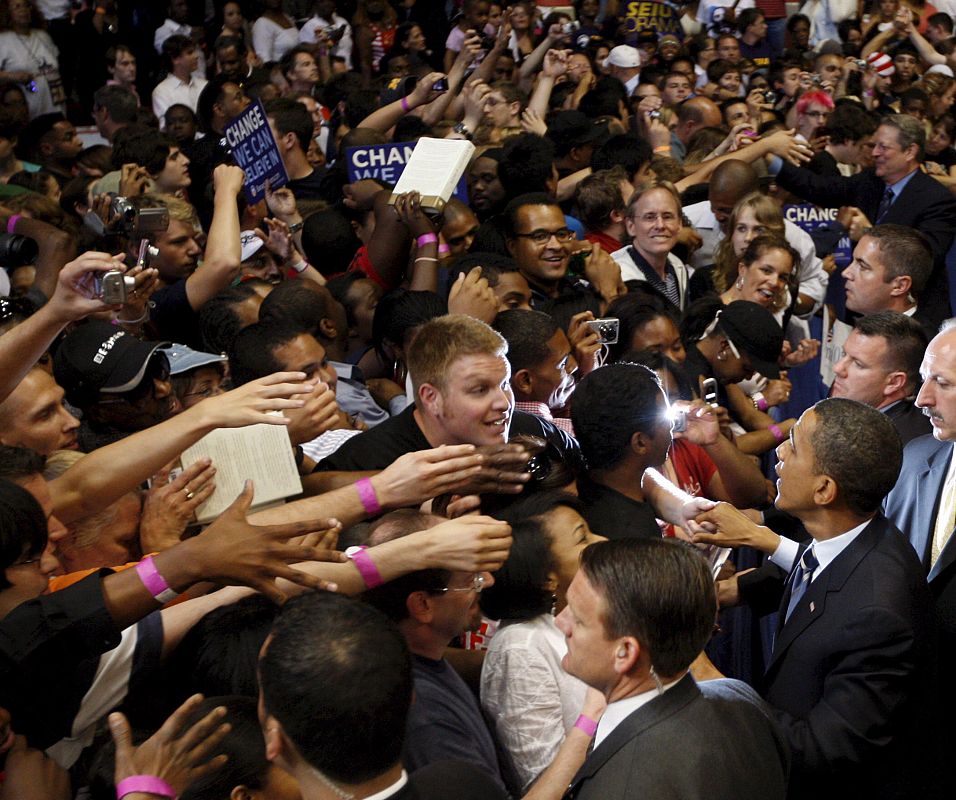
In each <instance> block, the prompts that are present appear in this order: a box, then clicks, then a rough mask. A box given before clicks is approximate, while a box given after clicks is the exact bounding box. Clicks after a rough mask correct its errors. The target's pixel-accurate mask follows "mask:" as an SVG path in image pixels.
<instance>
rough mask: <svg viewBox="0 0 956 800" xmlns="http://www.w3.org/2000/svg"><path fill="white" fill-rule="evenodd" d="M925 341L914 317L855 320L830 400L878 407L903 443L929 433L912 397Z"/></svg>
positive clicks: (837, 367)
mask: <svg viewBox="0 0 956 800" xmlns="http://www.w3.org/2000/svg"><path fill="white" fill-rule="evenodd" d="M928 343H929V340H928V339H927V337H926V334H925V333H924V331H923V326H922V325H920V324H919V323H918V322H917V321H916V320H914V319H913V318H912V317H908V316H906V315H905V314H900V313H897V312H895V311H880V312H878V313H876V314H870V315H869V316H866V317H860V318H859V319H858V320H857V321H856V327H855V328H854V329H853V332H852V333H851V334H850V336H849V337H848V338H847V340H846V342H844V344H843V358H841V359H840V360H839V361H837V363H836V364H835V365H834V367H833V371H834V374H835V375H836V378H835V379H834V381H833V386H831V387H830V396H831V397H845V398H846V399H848V400H856V401H857V402H860V403H866V405H868V406H873V408H876V409H879V410H880V411H882V412H883V413H884V414H886V416H887V417H889V420H890V422H892V423H893V427H894V428H896V432H897V433H898V434H899V435H900V439H902V440H903V444H904V445H905V444H906V443H907V442H909V441H910V440H911V439H915V438H916V437H917V436H924V435H925V434H927V433H930V431H932V426H931V425H930V422H929V419H928V418H927V416H926V415H925V414H924V413H923V412H922V411H920V410H919V409H918V408H916V406H915V404H914V403H913V400H912V397H913V396H914V395H915V394H916V390H917V387H918V386H919V367H920V362H921V361H922V360H923V353H924V352H925V351H926V345H927V344H928Z"/></svg>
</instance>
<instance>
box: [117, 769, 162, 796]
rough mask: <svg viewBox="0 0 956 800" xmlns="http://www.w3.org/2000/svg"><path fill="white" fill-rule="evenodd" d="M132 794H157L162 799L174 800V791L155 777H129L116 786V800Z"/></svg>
mask: <svg viewBox="0 0 956 800" xmlns="http://www.w3.org/2000/svg"><path fill="white" fill-rule="evenodd" d="M133 792H146V793H147V794H158V795H160V796H162V797H170V798H173V800H175V798H176V790H175V789H174V788H173V787H172V786H170V785H169V784H168V783H166V781H164V780H163V779H162V778H157V777H156V776H155V775H130V776H129V777H128V778H123V780H121V781H120V782H119V783H117V784H116V800H121V799H122V798H123V797H125V796H126V795H128V794H132V793H133Z"/></svg>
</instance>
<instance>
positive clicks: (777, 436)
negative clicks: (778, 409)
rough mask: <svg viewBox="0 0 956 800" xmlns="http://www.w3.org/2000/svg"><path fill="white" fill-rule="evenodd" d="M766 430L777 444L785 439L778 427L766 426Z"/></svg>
mask: <svg viewBox="0 0 956 800" xmlns="http://www.w3.org/2000/svg"><path fill="white" fill-rule="evenodd" d="M767 430H768V431H770V432H771V433H772V434H773V438H774V439H776V440H777V444H780V442H782V441H783V440H784V439H786V438H787V437H786V436H784V435H783V431H782V430H780V426H779V425H768V426H767Z"/></svg>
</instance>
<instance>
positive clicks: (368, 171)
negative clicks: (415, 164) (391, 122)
mask: <svg viewBox="0 0 956 800" xmlns="http://www.w3.org/2000/svg"><path fill="white" fill-rule="evenodd" d="M414 149H415V142H395V143H392V144H370V145H366V146H364V147H349V148H347V149H346V151H345V157H346V159H348V170H349V183H353V182H354V181H360V180H362V179H363V178H377V179H378V180H380V181H385V183H389V184H391V185H393V186H394V185H395V184H396V183H398V179H399V178H400V177H401V175H402V172H403V171H404V169H405V164H407V163H408V159H410V158H411V157H412V151H413V150H414ZM452 197H457V198H458V199H459V200H461V201H462V202H463V203H467V202H468V179H467V178H466V177H465V176H464V175H462V176H461V180H460V181H458V185H457V186H456V187H455V191H454V192H452Z"/></svg>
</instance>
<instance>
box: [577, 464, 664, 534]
mask: <svg viewBox="0 0 956 800" xmlns="http://www.w3.org/2000/svg"><path fill="white" fill-rule="evenodd" d="M578 496H579V497H580V498H581V500H582V501H583V502H584V506H585V512H584V516H585V519H587V521H588V527H589V528H590V529H591V530H592V531H594V532H595V533H598V534H600V535H601V536H606V537H607V538H608V539H660V538H661V529H660V526H659V525H658V524H657V518H656V517H655V516H654V509H652V508H651V506H650V504H649V503H642V502H641V501H639V500H632V499H631V498H630V497H625V496H624V495H623V494H621V493H620V492H619V491H617V490H616V489H611V488H610V487H608V486H602V485H601V484H599V483H594V482H592V481H590V480H588V479H587V478H586V477H582V478H580V479H578Z"/></svg>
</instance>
